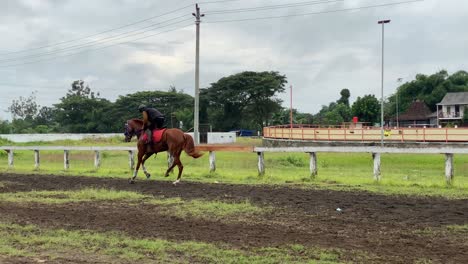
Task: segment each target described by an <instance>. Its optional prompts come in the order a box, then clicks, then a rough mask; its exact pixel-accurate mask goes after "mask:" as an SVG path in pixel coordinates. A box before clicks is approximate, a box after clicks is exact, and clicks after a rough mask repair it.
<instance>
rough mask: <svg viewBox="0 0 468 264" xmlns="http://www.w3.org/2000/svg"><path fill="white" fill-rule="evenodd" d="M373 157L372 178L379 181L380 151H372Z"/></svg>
mask: <svg viewBox="0 0 468 264" xmlns="http://www.w3.org/2000/svg"><path fill="white" fill-rule="evenodd" d="M372 158H373V159H374V180H376V181H380V153H372Z"/></svg>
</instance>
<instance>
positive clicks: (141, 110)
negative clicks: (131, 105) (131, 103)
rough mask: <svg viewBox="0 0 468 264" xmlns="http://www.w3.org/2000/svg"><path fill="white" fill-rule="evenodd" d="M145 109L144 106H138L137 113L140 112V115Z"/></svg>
mask: <svg viewBox="0 0 468 264" xmlns="http://www.w3.org/2000/svg"><path fill="white" fill-rule="evenodd" d="M145 108H146V105H143V104H141V105H140V106H138V111H140V113H141V112H143V110H145Z"/></svg>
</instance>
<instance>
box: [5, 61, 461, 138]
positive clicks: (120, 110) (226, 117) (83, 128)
mask: <svg viewBox="0 0 468 264" xmlns="http://www.w3.org/2000/svg"><path fill="white" fill-rule="evenodd" d="M286 84H287V78H286V76H285V75H282V74H280V73H279V72H275V71H265V72H252V71H245V72H241V73H238V74H234V75H231V76H227V77H224V78H221V79H220V80H218V81H217V82H215V83H212V84H211V85H210V86H209V87H207V88H204V89H201V90H200V113H199V114H200V124H201V126H204V125H206V126H208V125H209V126H210V127H211V128H212V129H213V131H230V130H236V129H240V128H242V129H252V130H258V131H261V130H262V127H264V126H271V125H283V124H288V123H289V118H290V115H289V109H287V108H284V107H282V103H283V102H282V100H281V99H279V98H278V95H279V94H280V93H283V92H284V91H285V85H286ZM463 91H468V73H467V72H465V71H458V72H456V73H454V74H452V75H449V74H448V73H447V71H445V70H443V71H439V72H437V73H435V74H432V75H429V76H427V75H424V74H418V75H416V78H415V80H413V81H410V82H406V83H404V84H402V85H401V86H399V87H398V88H397V89H396V92H395V93H394V94H392V95H391V96H389V97H388V98H387V99H386V100H385V103H384V107H385V110H384V113H385V119H389V118H391V117H393V116H395V114H396V101H397V100H399V105H400V111H399V112H400V113H403V112H404V111H405V110H406V109H407V108H408V107H409V105H410V104H411V102H412V101H414V100H415V99H419V100H422V101H424V102H426V104H427V105H428V107H429V108H430V109H431V110H433V111H435V109H436V104H437V103H439V102H440V101H441V100H442V98H443V97H444V96H445V94H446V93H447V92H463ZM350 98H351V92H350V91H349V89H342V90H341V92H340V94H339V96H337V100H336V101H334V102H331V103H329V104H328V105H323V106H322V108H321V109H320V110H319V111H318V113H316V114H311V113H301V112H299V111H297V109H293V118H294V120H293V122H294V123H295V124H315V125H325V126H326V125H340V124H342V123H343V122H350V121H351V120H352V117H354V116H356V117H358V118H359V120H360V121H362V122H368V123H371V124H373V123H378V122H379V120H380V101H379V100H378V99H377V98H376V97H375V96H374V95H372V94H368V95H364V96H362V97H361V96H360V97H357V99H356V100H355V101H354V102H353V103H352V104H351V103H350ZM141 104H145V105H148V106H152V107H155V108H157V109H158V110H160V111H161V112H162V113H164V114H165V115H166V120H167V126H168V127H178V128H181V129H183V130H184V131H190V130H192V129H193V112H194V109H193V105H194V98H193V96H191V95H188V94H186V93H184V91H183V90H177V89H176V87H174V86H171V87H170V88H169V89H168V90H167V91H141V92H136V93H132V94H127V95H120V96H119V97H118V98H117V99H116V100H115V101H114V102H111V101H109V100H108V99H105V98H102V97H101V96H100V94H99V93H95V92H94V91H92V88H91V87H89V86H88V85H87V84H86V83H85V82H84V81H82V80H77V81H74V82H73V83H72V84H71V87H70V88H69V89H68V91H67V92H66V94H65V96H63V97H62V98H60V100H59V102H58V103H57V104H54V105H52V106H42V107H41V106H40V105H38V104H37V102H36V97H35V93H32V94H31V95H30V96H29V97H19V98H18V99H16V100H13V102H12V104H11V106H10V107H9V108H8V110H9V112H10V113H11V114H12V121H5V120H4V121H1V120H0V133H109V132H117V133H118V132H122V130H123V127H124V124H125V121H126V120H128V119H131V118H135V117H140V113H139V112H138V106H139V105H141ZM467 116H468V115H467Z"/></svg>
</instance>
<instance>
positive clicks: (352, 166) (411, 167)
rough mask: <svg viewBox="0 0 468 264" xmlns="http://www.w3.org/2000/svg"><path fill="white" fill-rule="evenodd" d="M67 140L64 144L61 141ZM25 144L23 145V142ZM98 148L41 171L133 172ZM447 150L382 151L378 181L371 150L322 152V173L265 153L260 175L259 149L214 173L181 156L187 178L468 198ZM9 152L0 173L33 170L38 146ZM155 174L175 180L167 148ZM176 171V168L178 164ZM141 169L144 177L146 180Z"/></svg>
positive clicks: (121, 156)
mask: <svg viewBox="0 0 468 264" xmlns="http://www.w3.org/2000/svg"><path fill="white" fill-rule="evenodd" d="M238 140H239V144H243V145H260V144H261V140H260V139H256V138H254V139H246V138H240V139H238ZM62 143H63V144H62ZM37 144H41V145H83V146H92V145H100V146H106V145H110V146H115V145H123V146H135V142H130V143H122V142H120V139H118V138H116V139H105V140H99V139H98V140H95V141H93V140H90V139H89V140H83V141H72V142H50V143H43V142H42V143H40V142H39V143H28V145H37ZM23 145H24V144H23ZM93 155H94V154H93V152H91V151H72V152H70V169H69V170H68V171H65V170H64V169H63V152H62V151H41V166H40V169H39V170H38V171H34V173H38V174H59V175H84V176H93V177H121V178H129V177H130V176H131V175H132V171H130V169H129V167H128V153H127V152H125V151H120V152H118V151H117V152H115V151H105V152H103V153H102V161H101V167H100V168H99V169H97V170H96V169H95V168H94V160H93V157H94V156H93ZM444 158H445V157H444V155H442V154H440V155H439V154H383V155H382V157H381V159H382V167H381V171H382V177H381V181H380V182H379V183H376V182H374V180H373V172H372V170H373V161H372V157H371V155H370V154H369V153H353V154H349V153H318V154H317V159H318V176H317V177H315V178H311V177H310V176H309V155H308V154H306V153H265V167H266V173H265V175H264V176H258V172H257V155H256V153H236V152H216V167H217V171H216V173H210V172H209V162H208V155H207V154H206V155H204V156H203V157H201V158H199V159H196V160H194V159H192V158H191V157H188V156H186V155H185V154H183V155H182V162H183V164H184V174H183V180H184V179H186V180H192V181H202V182H222V183H240V184H293V185H295V186H301V187H314V188H317V187H318V188H331V189H340V190H342V189H344V190H364V191H371V192H376V193H383V194H408V195H434V196H444V197H448V198H468V155H455V160H454V166H455V168H454V172H455V177H454V181H453V183H452V185H450V186H448V185H447V184H446V182H445V176H444V169H445V167H444V166H445V163H444V161H445V160H444ZM7 159H8V158H7V155H6V153H5V152H3V151H0V172H9V173H12V172H17V173H32V172H33V169H34V154H33V151H16V152H15V164H14V168H13V169H11V168H8V165H7ZM146 164H147V167H148V170H149V171H150V172H151V174H152V176H153V179H154V178H156V179H158V180H174V179H175V175H176V174H173V175H172V176H170V177H169V178H163V177H162V175H163V174H164V172H165V170H166V168H167V155H166V153H160V154H158V156H157V158H150V159H149V160H148V161H147V163H146ZM175 172H176V173H177V168H175ZM143 178H144V176H143V172H142V171H141V170H140V173H139V178H137V179H140V180H141V179H143Z"/></svg>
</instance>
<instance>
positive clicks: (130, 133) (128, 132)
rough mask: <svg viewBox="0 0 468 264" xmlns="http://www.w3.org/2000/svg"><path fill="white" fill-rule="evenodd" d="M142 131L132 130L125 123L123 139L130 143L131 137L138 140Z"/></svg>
mask: <svg viewBox="0 0 468 264" xmlns="http://www.w3.org/2000/svg"><path fill="white" fill-rule="evenodd" d="M142 131H143V129H142V128H141V129H137V130H134V129H133V128H132V127H131V126H130V125H129V124H128V121H127V123H125V132H124V135H125V139H126V140H128V141H130V140H131V139H132V137H133V136H136V137H137V138H140V135H141V132H142Z"/></svg>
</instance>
